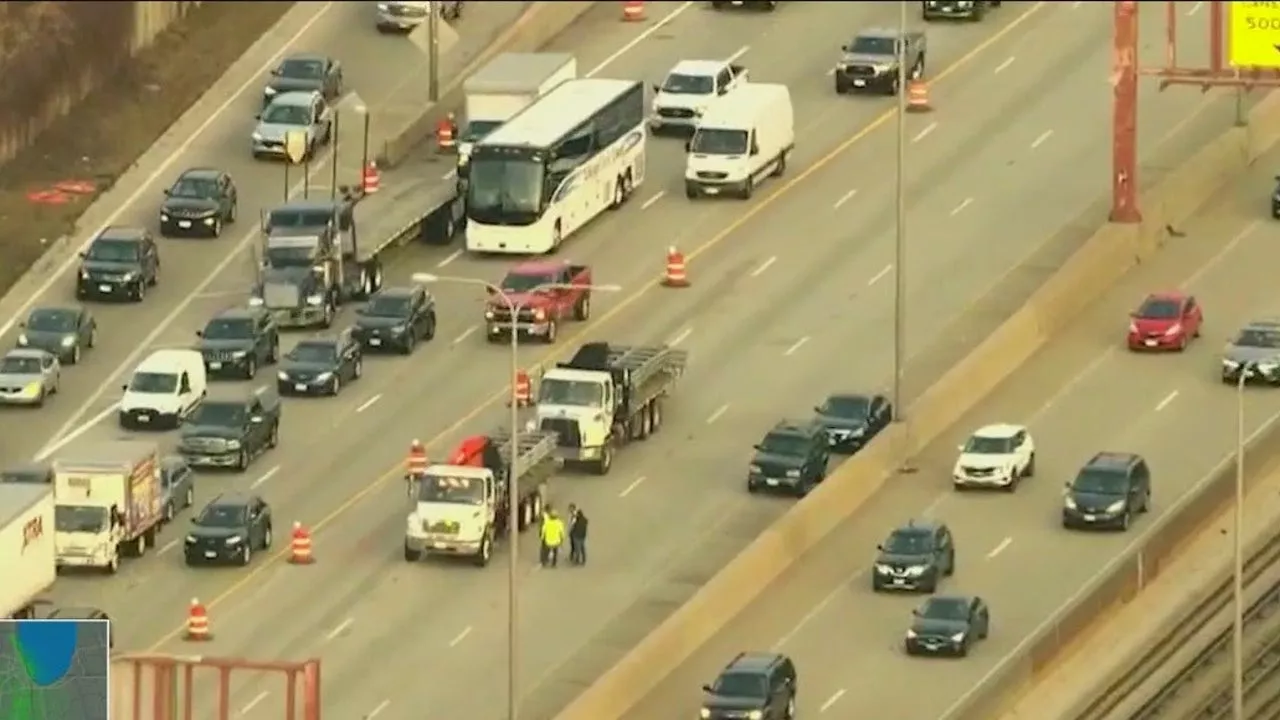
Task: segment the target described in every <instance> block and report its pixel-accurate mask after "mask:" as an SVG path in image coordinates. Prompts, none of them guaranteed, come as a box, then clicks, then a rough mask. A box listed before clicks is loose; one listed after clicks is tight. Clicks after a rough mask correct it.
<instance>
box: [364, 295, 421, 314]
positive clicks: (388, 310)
mask: <svg viewBox="0 0 1280 720" xmlns="http://www.w3.org/2000/svg"><path fill="white" fill-rule="evenodd" d="M411 306H412V300H411V299H410V298H409V297H408V296H407V295H377V296H375V297H374V298H373V299H372V300H370V301H369V305H368V306H367V307H365V309H364V314H365V315H372V316H374V317H391V318H402V317H408V315H409V308H410V307H411Z"/></svg>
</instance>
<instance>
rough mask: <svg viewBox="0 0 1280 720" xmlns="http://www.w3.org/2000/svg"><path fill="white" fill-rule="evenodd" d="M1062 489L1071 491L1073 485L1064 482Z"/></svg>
mask: <svg viewBox="0 0 1280 720" xmlns="http://www.w3.org/2000/svg"><path fill="white" fill-rule="evenodd" d="M1062 489H1063V490H1070V489H1071V483H1069V482H1064V483H1062Z"/></svg>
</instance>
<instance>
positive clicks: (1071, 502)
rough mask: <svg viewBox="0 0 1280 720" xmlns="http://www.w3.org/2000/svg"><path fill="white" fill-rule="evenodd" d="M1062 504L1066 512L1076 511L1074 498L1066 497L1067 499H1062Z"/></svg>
mask: <svg viewBox="0 0 1280 720" xmlns="http://www.w3.org/2000/svg"><path fill="white" fill-rule="evenodd" d="M1062 504H1063V505H1065V506H1066V507H1067V509H1068V510H1075V509H1076V499H1075V498H1073V497H1070V496H1068V497H1065V498H1063V499H1062Z"/></svg>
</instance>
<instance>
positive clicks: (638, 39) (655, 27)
mask: <svg viewBox="0 0 1280 720" xmlns="http://www.w3.org/2000/svg"><path fill="white" fill-rule="evenodd" d="M691 7H693V0H688V2H683V3H680V5H679V6H677V7H676V9H675V10H672V11H671V12H669V13H667V14H666V15H664V16H663V17H662V19H661V20H659V21H658V22H656V23H654V24H652V25H650V26H649V27H647V28H645V29H644V32H641V33H640V34H639V35H636V36H635V37H633V38H631V39H630V40H628V41H627V43H626V44H625V45H623V46H622V47H620V48H618V49H617V50H615V51H614V53H613V54H612V55H610V56H609V57H607V58H605V59H604V60H602V61H601V62H600V64H599V65H597V66H595V67H593V68H591V69H590V70H588V71H587V74H586V76H587V77H595V75H596V73H598V72H600V71H601V70H603V69H605V68H607V67H609V65H611V64H612V63H613V61H614V60H617V59H618V58H620V57H622V56H623V55H626V54H627V51H629V50H630V49H631V48H633V47H635V46H637V45H639V44H640V43H642V42H644V41H645V40H647V39H648V38H649V36H650V35H653V34H654V33H656V32H658V31H659V30H661V29H662V28H664V27H666V26H667V25H670V24H671V21H672V20H675V19H676V18H677V17H678V16H679V15H680V13H683V12H684V11H685V10H688V9H689V8H691Z"/></svg>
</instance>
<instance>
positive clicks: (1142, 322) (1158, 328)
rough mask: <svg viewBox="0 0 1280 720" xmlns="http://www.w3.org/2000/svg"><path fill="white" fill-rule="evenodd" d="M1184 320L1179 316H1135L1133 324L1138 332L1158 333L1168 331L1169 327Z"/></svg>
mask: <svg viewBox="0 0 1280 720" xmlns="http://www.w3.org/2000/svg"><path fill="white" fill-rule="evenodd" d="M1180 322H1182V321H1181V320H1179V319H1177V318H1143V317H1140V318H1134V319H1133V326H1134V327H1135V328H1137V329H1138V332H1140V333H1144V334H1153V335H1154V334H1158V333H1164V332H1168V330H1169V328H1171V327H1173V326H1174V325H1177V324H1179V323H1180Z"/></svg>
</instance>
